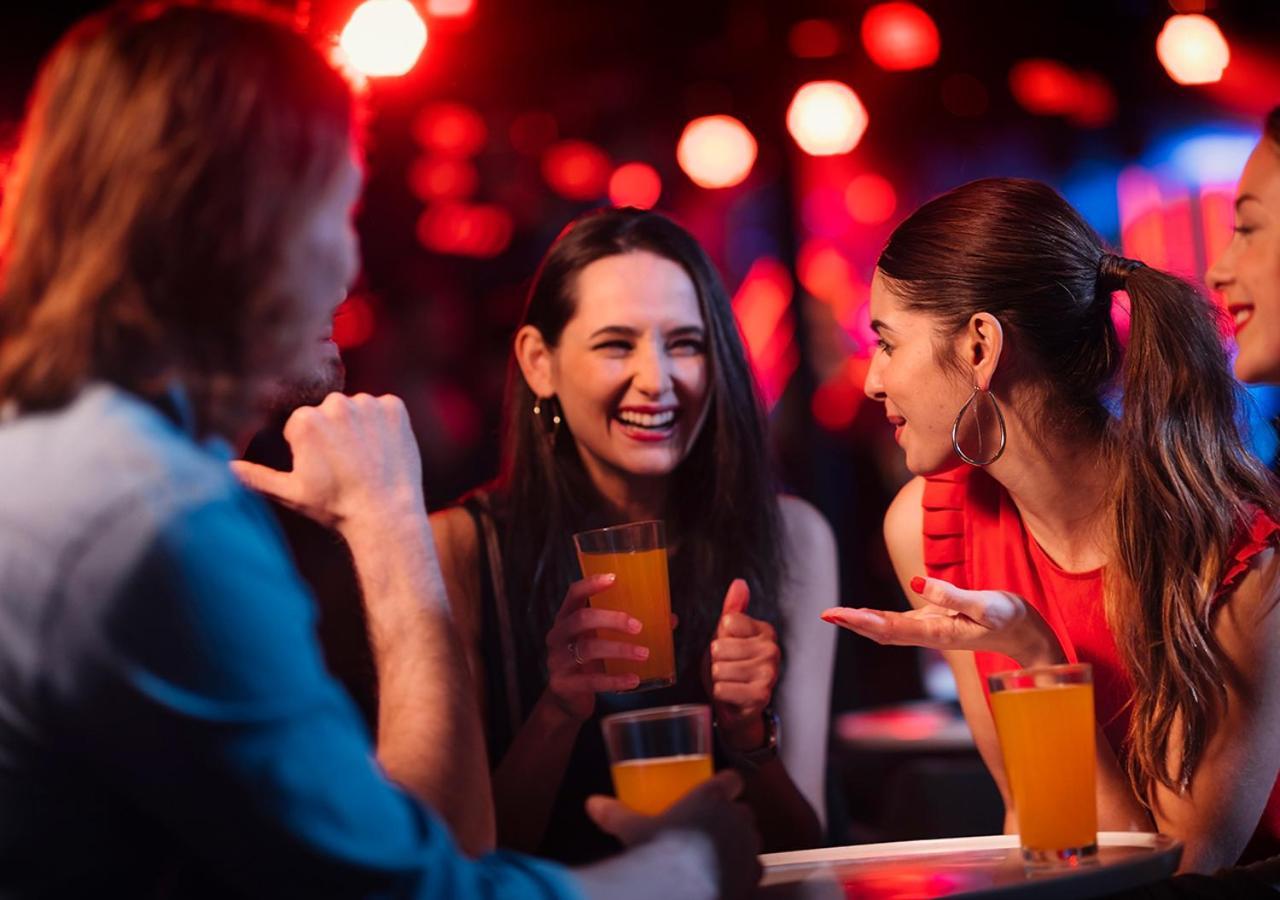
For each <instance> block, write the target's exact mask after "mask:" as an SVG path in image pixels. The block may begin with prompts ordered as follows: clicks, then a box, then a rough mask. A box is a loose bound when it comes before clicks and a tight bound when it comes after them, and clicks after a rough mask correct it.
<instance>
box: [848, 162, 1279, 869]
mask: <svg viewBox="0 0 1280 900" xmlns="http://www.w3.org/2000/svg"><path fill="white" fill-rule="evenodd" d="M1117 292H1124V293H1123V294H1121V293H1117ZM1126 296H1127V301H1125V300H1123V299H1122V298H1124V297H1126ZM1122 302H1127V305H1128V312H1129V315H1130V331H1129V338H1128V343H1127V346H1125V345H1123V344H1122V341H1121V338H1120V336H1119V334H1118V333H1117V330H1116V327H1115V324H1114V322H1113V304H1119V303H1122ZM871 315H872V319H873V322H872V326H873V327H874V328H875V330H876V332H877V334H878V335H879V338H880V347H879V350H878V351H877V353H876V356H875V358H874V360H873V362H872V365H871V369H870V371H869V373H868V377H867V384H866V390H867V393H868V395H869V396H871V397H872V398H874V399H876V400H879V401H881V402H883V403H884V404H885V409H886V414H887V415H888V417H889V420H890V422H892V423H893V424H894V425H895V426H896V431H895V436H896V438H897V441H898V443H899V444H900V445H901V446H902V447H903V449H904V451H905V453H906V462H907V467H908V468H909V469H910V470H911V471H913V472H915V473H916V474H917V476H918V477H916V478H915V479H914V480H912V481H911V482H910V483H909V484H908V485H907V486H906V487H905V488H903V490H902V491H901V493H900V494H899V495H898V497H897V499H896V500H895V501H894V503H893V504H892V506H891V507H890V509H889V512H888V514H887V515H886V517H885V535H886V538H887V540H888V544H889V549H890V553H891V555H892V557H893V562H894V567H895V569H896V570H897V573H898V576H899V578H900V580H901V582H902V584H903V587H904V588H905V589H907V591H908V596H909V597H911V598H912V601H913V604H914V605H915V606H916V608H915V609H914V610H912V611H911V612H908V613H892V612H883V611H875V610H853V609H833V610H830V611H828V612H827V613H824V618H826V619H827V620H828V621H831V622H834V623H836V624H838V625H842V626H844V627H847V628H851V629H852V630H854V631H857V632H858V633H860V634H863V635H866V636H868V637H870V638H873V639H875V640H878V641H881V642H885V643H894V644H912V645H920V646H927V647H934V648H937V649H939V650H942V651H944V653H945V654H946V656H947V659H948V662H949V663H950V664H951V668H952V670H953V672H954V673H955V677H956V682H957V685H958V688H959V691H960V698H961V703H962V705H963V707H964V711H965V716H966V718H967V719H968V721H969V724H970V727H971V728H972V730H973V733H974V736H975V739H976V741H977V743H978V747H979V749H980V751H981V752H982V755H983V757H984V759H985V760H986V763H987V765H988V767H989V768H990V770H991V773H992V775H993V776H994V778H995V780H996V783H997V784H998V785H999V787H1000V790H1001V792H1002V794H1003V795H1004V796H1005V799H1006V810H1007V823H1006V824H1007V828H1008V829H1009V830H1015V829H1016V827H1017V824H1016V818H1015V815H1016V810H1013V809H1012V808H1011V807H1010V806H1009V803H1008V797H1009V794H1008V787H1007V779H1006V773H1005V771H1004V766H1003V764H1002V761H1001V755H1000V750H999V746H998V745H997V742H996V735H995V730H994V727H993V724H992V718H991V712H990V709H989V706H988V704H987V702H986V698H985V696H984V694H985V691H986V686H985V683H986V676H987V675H989V674H990V673H992V672H995V671H999V670H1001V669H1013V668H1019V667H1022V666H1030V665H1037V664H1047V663H1054V662H1065V661H1083V662H1089V663H1092V664H1093V668H1094V681H1095V694H1096V703H1097V707H1096V709H1097V719H1098V724H1099V731H1098V759H1099V796H1098V811H1099V824H1100V827H1101V828H1102V829H1103V830H1120V829H1130V828H1140V829H1144V830H1150V829H1152V828H1153V827H1154V828H1158V829H1159V830H1160V831H1163V832H1166V833H1168V834H1171V835H1174V836H1175V837H1177V838H1179V839H1180V840H1182V841H1184V842H1185V844H1186V850H1185V853H1184V855H1183V860H1182V866H1183V869H1184V870H1185V871H1193V872H1203V871H1212V870H1214V869H1217V868H1219V867H1222V866H1225V865H1230V864H1232V863H1234V862H1236V860H1237V859H1238V858H1239V857H1240V856H1241V854H1242V852H1243V851H1245V848H1246V844H1248V843H1249V841H1250V839H1251V837H1252V838H1254V841H1255V843H1254V844H1253V845H1252V847H1250V849H1249V852H1250V854H1258V855H1261V854H1262V853H1263V852H1264V851H1266V850H1268V849H1269V850H1270V851H1271V852H1274V851H1275V849H1276V848H1277V838H1278V837H1280V822H1277V821H1276V820H1275V819H1274V818H1273V817H1271V816H1268V817H1266V818H1264V815H1263V813H1264V808H1265V807H1266V806H1267V798H1268V796H1271V795H1273V786H1274V785H1275V784H1276V776H1277V771H1278V770H1280V679H1277V678H1276V677H1275V676H1276V672H1277V666H1280V621H1278V620H1277V616H1280V613H1277V612H1276V603H1277V597H1280V585H1278V584H1277V576H1278V575H1280V563H1278V562H1277V558H1276V555H1275V545H1276V541H1277V537H1278V536H1280V525H1277V523H1276V519H1277V517H1278V516H1280V512H1278V506H1280V502H1278V500H1277V495H1276V489H1275V487H1274V485H1273V484H1272V482H1271V480H1270V478H1269V476H1268V474H1267V472H1266V470H1265V469H1264V467H1263V466H1262V465H1261V464H1260V463H1259V462H1258V461H1257V460H1256V459H1254V458H1253V457H1252V456H1250V455H1249V453H1248V451H1247V450H1246V449H1245V446H1244V444H1243V443H1242V440H1241V436H1240V434H1239V432H1238V429H1237V420H1236V410H1237V392H1238V386H1237V385H1236V383H1235V382H1234V381H1233V379H1232V378H1231V373H1230V370H1229V368H1228V362H1227V355H1226V351H1225V348H1224V347H1223V343H1222V338H1221V332H1220V325H1221V323H1220V322H1219V315H1218V312H1217V310H1216V309H1215V308H1214V307H1213V306H1212V305H1210V304H1209V303H1207V302H1206V301H1205V300H1204V299H1203V298H1202V297H1201V296H1200V295H1199V294H1198V293H1197V292H1196V290H1195V289H1194V288H1192V287H1191V286H1190V285H1188V284H1186V283H1184V282H1183V281H1181V280H1179V279H1177V278H1175V277H1173V276H1170V275H1167V274H1165V273H1164V272H1159V271H1156V270H1154V269H1151V268H1148V267H1146V266H1143V265H1142V264H1141V263H1138V262H1135V261H1132V260H1127V259H1124V258H1122V257H1119V256H1115V255H1113V254H1111V253H1109V252H1108V251H1107V249H1106V248H1105V247H1104V246H1103V244H1102V241H1101V240H1100V239H1099V237H1098V236H1097V234H1096V233H1095V232H1094V231H1093V230H1092V229H1091V228H1090V227H1089V226H1088V224H1086V223H1085V221H1084V220H1083V219H1082V218H1081V217H1080V215H1079V214H1078V213H1077V212H1076V211H1075V210H1074V209H1072V208H1071V206H1069V205H1068V204H1067V203H1066V202H1065V201H1064V200H1063V199H1062V198H1061V197H1060V196H1059V195H1058V194H1056V193H1055V192H1054V191H1053V190H1052V189H1050V188H1049V187H1047V186H1045V185H1043V184H1039V183H1037V182H1033V181H1025V180H1019V179H990V180H984V181H977V182H974V183H972V184H968V185H965V186H963V187H960V188H957V189H956V190H953V191H950V192H949V193H947V194H944V195H943V196H941V197H939V198H937V199H935V200H933V201H931V202H929V203H927V204H925V205H924V206H923V207H921V208H920V209H919V210H917V211H916V212H915V213H914V214H912V215H911V216H910V217H909V218H908V219H907V220H906V221H905V222H903V223H902V224H901V225H900V226H899V227H898V228H897V229H896V230H895V231H894V233H893V235H892V236H891V237H890V239H889V242H888V245H887V246H886V247H885V249H884V251H883V253H882V254H881V256H880V259H879V264H878V268H877V270H876V273H875V277H874V280H873V283H872V289H871ZM957 466H959V467H958V468H957ZM924 576H928V577H927V578H926V577H924ZM1272 808H1273V809H1274V804H1273V807H1272ZM1260 822H1261V824H1260Z"/></svg>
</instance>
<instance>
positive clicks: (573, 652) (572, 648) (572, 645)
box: [569, 641, 587, 666]
mask: <svg viewBox="0 0 1280 900" xmlns="http://www.w3.org/2000/svg"><path fill="white" fill-rule="evenodd" d="M569 655H570V656H572V657H573V661H574V662H575V663H577V664H578V665H580V666H581V665H585V664H586V662H587V661H586V660H585V659H583V658H582V657H581V656H579V655H578V642H577V641H570V642H569Z"/></svg>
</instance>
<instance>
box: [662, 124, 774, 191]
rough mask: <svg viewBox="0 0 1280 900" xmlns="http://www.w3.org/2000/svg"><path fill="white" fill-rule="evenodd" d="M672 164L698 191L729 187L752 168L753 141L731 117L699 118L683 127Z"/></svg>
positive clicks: (748, 133)
mask: <svg viewBox="0 0 1280 900" xmlns="http://www.w3.org/2000/svg"><path fill="white" fill-rule="evenodd" d="M676 161H677V162H679V163H680V168H681V169H682V170H684V173H685V174H686V175H688V176H689V179H690V180H691V181H692V182H693V183H694V184H696V185H698V186H699V187H704V188H726V187H733V186H734V185H735V184H741V183H742V182H743V181H744V180H745V179H746V177H747V176H748V175H749V174H751V167H752V166H754V165H755V164H756V139H755V138H754V137H752V136H751V132H750V131H748V130H747V126H745V125H743V124H742V123H741V122H739V121H738V120H737V119H735V118H733V116H703V117H702V118H700V119H694V120H693V121H692V122H690V123H689V124H688V125H686V126H685V128H684V132H683V133H682V134H681V135H680V143H679V144H678V145H677V146H676Z"/></svg>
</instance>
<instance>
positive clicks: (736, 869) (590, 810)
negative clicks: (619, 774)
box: [587, 771, 760, 898]
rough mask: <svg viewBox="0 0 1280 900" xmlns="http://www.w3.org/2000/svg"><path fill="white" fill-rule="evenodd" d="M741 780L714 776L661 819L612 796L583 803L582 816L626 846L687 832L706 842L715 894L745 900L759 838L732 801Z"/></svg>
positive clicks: (756, 875)
mask: <svg viewBox="0 0 1280 900" xmlns="http://www.w3.org/2000/svg"><path fill="white" fill-rule="evenodd" d="M741 790H742V778H741V777H740V776H739V775H738V774H737V773H736V772H733V771H726V772H720V773H718V774H717V775H715V776H714V777H713V778H711V779H710V780H709V781H705V782H703V783H702V784H700V785H699V786H698V787H696V788H695V789H694V790H692V791H690V792H689V793H688V794H687V795H686V796H685V797H684V798H683V799H682V800H680V801H679V802H678V803H676V804H675V805H674V806H672V807H671V808H670V809H669V810H667V811H666V812H665V813H663V814H662V815H658V816H643V815H641V814H639V813H637V812H634V811H632V810H630V809H628V808H627V807H626V806H623V805H622V803H620V802H619V801H618V800H617V799H615V798H613V797H602V796H594V797H589V798H588V799H587V815H589V816H590V817H591V819H592V821H594V822H595V823H596V824H597V825H599V826H600V828H601V829H602V830H604V831H606V832H608V833H609V834H612V835H613V836H614V837H616V838H618V840H620V841H622V842H623V843H624V844H626V845H627V846H635V845H636V844H642V843H646V842H648V841H650V840H652V839H654V838H656V837H659V836H661V835H663V834H665V833H667V832H678V831H688V832H694V833H696V834H700V835H702V836H704V837H706V838H708V839H709V841H710V844H711V848H712V850H713V852H714V854H715V860H714V863H715V865H716V869H717V875H718V878H719V881H718V886H719V896H721V897H728V898H734V897H745V896H747V895H748V893H749V892H750V891H751V890H752V888H754V887H755V886H756V884H757V882H759V880H760V862H759V860H757V859H756V854H758V853H759V852H760V836H759V835H758V834H757V833H756V828H755V821H754V819H753V817H752V815H751V811H750V810H749V809H747V807H746V806H745V805H743V804H741V803H734V802H733V800H734V798H735V797H737V796H738V794H739V792H741Z"/></svg>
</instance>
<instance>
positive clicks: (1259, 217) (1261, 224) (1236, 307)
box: [1206, 138, 1280, 383]
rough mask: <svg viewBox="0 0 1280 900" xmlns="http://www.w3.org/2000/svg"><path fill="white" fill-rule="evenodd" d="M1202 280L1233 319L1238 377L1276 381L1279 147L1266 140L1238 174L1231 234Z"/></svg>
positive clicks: (1279, 352) (1279, 367)
mask: <svg viewBox="0 0 1280 900" xmlns="http://www.w3.org/2000/svg"><path fill="white" fill-rule="evenodd" d="M1206 280H1207V281H1208V283H1209V287H1211V288H1213V289H1214V290H1216V291H1221V292H1222V296H1223V298H1224V300H1225V301H1226V304H1227V310H1228V311H1229V312H1230V313H1231V317H1232V320H1233V321H1234V322H1235V329H1236V341H1237V343H1238V344H1239V346H1240V353H1239V355H1238V356H1237V357H1236V362H1235V371H1236V377H1238V378H1239V379H1240V380H1241V381H1249V382H1271V383H1277V382H1280V147H1278V146H1277V145H1276V144H1275V143H1273V142H1272V141H1270V140H1268V139H1266V138H1264V139H1263V140H1262V142H1261V143H1259V144H1258V146H1257V147H1255V148H1254V151H1253V154H1252V155H1251V156H1250V157H1249V162H1248V163H1247V164H1246V165H1245V167H1244V174H1242V175H1241V176H1240V185H1239V187H1238V188H1237V196H1236V223H1235V234H1234V235H1233V236H1232V239H1231V243H1230V244H1228V245H1227V248H1226V249H1225V250H1224V251H1223V252H1222V255H1221V256H1220V257H1219V258H1218V259H1217V260H1216V261H1215V262H1214V264H1213V266H1212V267H1211V268H1210V269H1209V272H1208V275H1207V276H1206Z"/></svg>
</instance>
